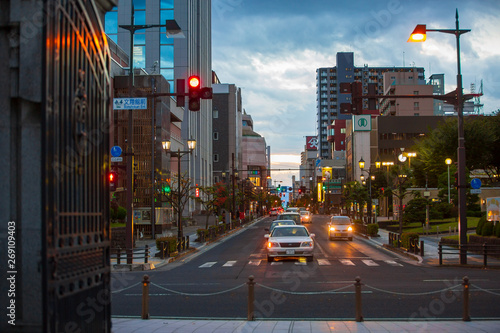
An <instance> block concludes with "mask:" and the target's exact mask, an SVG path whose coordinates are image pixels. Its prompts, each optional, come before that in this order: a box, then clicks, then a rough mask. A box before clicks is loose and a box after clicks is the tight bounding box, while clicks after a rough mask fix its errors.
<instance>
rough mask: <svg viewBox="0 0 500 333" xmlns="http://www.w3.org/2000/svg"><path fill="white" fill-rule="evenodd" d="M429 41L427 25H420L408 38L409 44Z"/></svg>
mask: <svg viewBox="0 0 500 333" xmlns="http://www.w3.org/2000/svg"><path fill="white" fill-rule="evenodd" d="M426 39H427V29H426V25H425V24H418V25H417V26H416V27H415V29H414V30H413V32H412V33H411V35H410V38H408V40H407V42H414V43H420V42H425V40H426Z"/></svg>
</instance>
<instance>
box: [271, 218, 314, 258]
mask: <svg viewBox="0 0 500 333" xmlns="http://www.w3.org/2000/svg"><path fill="white" fill-rule="evenodd" d="M264 237H266V238H267V245H266V250H267V261H274V259H275V258H278V257H285V258H286V257H288V258H295V257H305V258H306V260H307V261H312V260H313V258H314V256H313V250H314V241H313V237H314V234H310V233H309V231H308V230H307V228H306V227H304V226H303V225H279V226H276V227H275V228H274V229H273V231H272V232H271V233H270V234H266V235H265V236H264Z"/></svg>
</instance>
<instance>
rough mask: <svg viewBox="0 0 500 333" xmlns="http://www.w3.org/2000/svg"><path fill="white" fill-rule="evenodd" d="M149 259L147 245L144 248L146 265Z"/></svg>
mask: <svg viewBox="0 0 500 333" xmlns="http://www.w3.org/2000/svg"><path fill="white" fill-rule="evenodd" d="M148 258H149V246H148V245H146V247H145V248H144V263H145V264H147V263H148Z"/></svg>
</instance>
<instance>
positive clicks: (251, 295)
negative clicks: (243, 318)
mask: <svg viewBox="0 0 500 333" xmlns="http://www.w3.org/2000/svg"><path fill="white" fill-rule="evenodd" d="M253 280H254V277H253V275H250V276H249V277H248V282H247V285H248V313H247V320H248V321H253V319H254V313H253V303H254V300H255V297H254V286H255V282H254V281H253Z"/></svg>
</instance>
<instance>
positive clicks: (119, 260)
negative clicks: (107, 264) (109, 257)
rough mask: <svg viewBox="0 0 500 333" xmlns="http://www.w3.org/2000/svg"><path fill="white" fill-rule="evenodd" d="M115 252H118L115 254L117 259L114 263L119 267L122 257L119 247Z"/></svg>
mask: <svg viewBox="0 0 500 333" xmlns="http://www.w3.org/2000/svg"><path fill="white" fill-rule="evenodd" d="M117 250H118V253H117V254H116V255H117V257H116V263H117V264H118V265H120V264H121V259H122V258H121V257H122V249H121V248H120V247H119V248H118V249H117Z"/></svg>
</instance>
